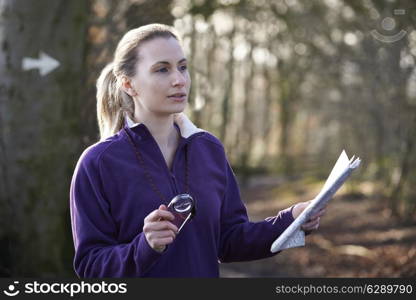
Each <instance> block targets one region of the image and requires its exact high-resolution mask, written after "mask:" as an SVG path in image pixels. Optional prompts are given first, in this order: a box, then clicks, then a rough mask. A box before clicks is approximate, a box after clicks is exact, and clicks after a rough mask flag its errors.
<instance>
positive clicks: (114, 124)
mask: <svg viewBox="0 0 416 300" xmlns="http://www.w3.org/2000/svg"><path fill="white" fill-rule="evenodd" d="M126 114H127V115H128V116H129V117H130V118H133V115H134V103H133V99H132V98H131V97H130V96H129V95H127V94H126V93H125V92H124V91H122V90H121V88H120V85H119V83H118V80H117V77H116V76H115V75H114V72H113V63H110V64H108V65H107V66H105V68H104V69H103V70H102V71H101V74H100V76H99V77H98V80H97V119H98V127H99V129H100V140H105V139H106V138H107V137H109V136H112V135H114V134H116V133H117V132H118V131H119V130H121V129H122V128H123V126H124V120H125V115H126Z"/></svg>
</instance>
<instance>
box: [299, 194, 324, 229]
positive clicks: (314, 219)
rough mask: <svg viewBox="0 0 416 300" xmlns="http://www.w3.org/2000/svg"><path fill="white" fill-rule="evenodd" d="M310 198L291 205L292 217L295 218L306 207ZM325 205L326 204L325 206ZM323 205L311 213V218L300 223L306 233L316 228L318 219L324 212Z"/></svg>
mask: <svg viewBox="0 0 416 300" xmlns="http://www.w3.org/2000/svg"><path fill="white" fill-rule="evenodd" d="M311 201H312V200H310V201H306V202H299V203H298V204H296V205H295V206H294V207H293V210H292V215H293V218H294V219H296V218H297V217H299V215H300V214H301V213H302V212H303V211H304V210H305V208H306V207H308V205H309V204H310V203H311ZM325 207H326V206H325ZM325 207H323V208H322V209H321V210H320V211H318V212H317V213H316V214H314V215H312V216H311V218H310V219H309V220H308V221H307V222H306V223H305V224H303V225H302V227H301V228H302V230H304V231H305V232H307V233H310V232H311V231H313V230H317V229H318V227H319V221H320V219H321V217H322V216H323V215H324V214H325Z"/></svg>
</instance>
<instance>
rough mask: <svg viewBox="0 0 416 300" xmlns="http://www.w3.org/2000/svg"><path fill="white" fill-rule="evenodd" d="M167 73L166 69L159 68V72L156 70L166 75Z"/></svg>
mask: <svg viewBox="0 0 416 300" xmlns="http://www.w3.org/2000/svg"><path fill="white" fill-rule="evenodd" d="M167 71H168V68H160V69H159V70H157V71H156V72H160V73H166V72H167Z"/></svg>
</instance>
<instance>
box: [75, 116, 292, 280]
mask: <svg viewBox="0 0 416 300" xmlns="http://www.w3.org/2000/svg"><path fill="white" fill-rule="evenodd" d="M175 128H176V129H177V130H178V132H179V133H180V134H182V135H183V133H182V132H181V128H180V127H179V126H177V125H176V124H175ZM125 129H126V130H127V131H128V132H129V133H130V135H131V136H132V137H133V140H134V143H135V144H136V146H137V147H139V149H140V153H141V155H142V157H143V159H144V161H145V164H146V166H147V169H148V170H149V172H150V173H151V176H152V178H153V179H154V181H155V183H156V185H157V186H158V188H159V190H160V191H161V192H162V193H163V194H164V195H165V197H166V198H167V199H169V200H170V199H172V198H173V197H174V196H176V195H177V194H179V193H183V192H185V190H184V189H185V151H188V157H189V158H188V159H189V169H190V170H189V181H190V182H189V186H190V187H189V189H190V191H189V193H190V194H191V195H192V197H194V199H196V201H197V206H196V216H195V217H194V218H193V219H192V220H191V221H190V222H188V223H187V224H186V225H185V226H184V228H183V229H182V230H181V232H180V233H179V234H178V235H177V237H176V238H175V240H174V242H173V243H172V244H170V245H169V246H168V247H167V248H166V250H165V251H164V252H162V253H159V252H156V251H155V250H153V249H152V248H151V247H150V246H149V244H148V242H147V240H146V237H145V235H144V233H143V232H142V231H143V221H144V218H145V217H146V216H147V215H148V214H149V213H150V212H152V211H153V210H155V209H157V208H158V207H159V205H160V204H162V203H163V202H162V200H161V198H160V197H159V196H158V195H157V194H156V193H155V192H154V190H153V189H152V188H151V186H150V184H149V182H148V180H147V179H146V177H145V175H144V174H145V173H144V170H143V168H142V166H141V165H140V164H139V162H138V160H137V157H136V156H135V152H134V148H133V147H132V145H131V144H130V143H129V141H128V140H127V136H126V133H125V132H124V130H121V131H119V132H118V133H117V134H116V135H114V136H112V137H110V138H108V139H106V140H105V141H102V142H99V143H96V144H94V145H92V146H90V147H89V148H87V149H86V150H85V151H84V153H83V154H82V155H81V157H80V159H79V161H78V164H77V166H76V169H75V172H74V176H73V178H72V183H71V190H70V209H71V221H72V232H73V239H74V245H75V258H74V268H75V271H76V273H77V275H78V276H79V277H218V276H219V262H235V261H248V260H255V259H261V258H266V257H270V256H272V255H274V254H273V253H271V252H270V246H271V244H272V243H273V241H274V240H275V239H276V238H277V237H278V236H279V235H280V234H281V233H282V232H283V231H284V230H285V229H286V228H287V227H288V226H289V225H290V224H291V223H292V222H293V216H292V213H291V210H290V208H288V209H285V210H283V211H281V212H279V214H278V215H277V217H276V218H275V222H274V224H273V222H272V221H271V220H270V219H268V220H267V221H266V220H265V221H261V222H256V223H253V222H250V221H249V220H248V217H247V212H246V208H245V206H244V205H243V203H242V201H241V198H240V192H239V188H238V185H237V181H236V178H235V175H234V173H233V171H232V169H231V167H230V164H229V163H228V160H227V157H226V154H225V151H224V147H223V146H222V144H221V142H220V141H219V140H218V139H217V138H216V137H214V136H213V135H211V134H210V133H208V132H197V133H194V134H192V135H191V136H189V137H186V138H185V137H183V136H181V137H180V142H179V146H178V148H177V151H176V153H175V157H174V161H173V165H172V169H171V170H169V169H168V167H167V164H166V162H165V160H164V158H163V155H162V153H161V151H160V148H159V147H158V145H157V143H156V141H155V139H154V138H153V136H152V135H151V134H150V131H149V130H148V129H147V128H146V126H145V125H144V124H136V126H134V127H131V128H130V127H129V126H127V125H126V127H125ZM164 204H166V205H167V203H164Z"/></svg>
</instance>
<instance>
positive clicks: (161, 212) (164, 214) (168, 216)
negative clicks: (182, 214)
mask: <svg viewBox="0 0 416 300" xmlns="http://www.w3.org/2000/svg"><path fill="white" fill-rule="evenodd" d="M160 219H164V220H168V221H173V220H174V219H175V216H174V215H173V214H172V213H171V212H170V211H168V210H167V208H166V206H165V205H161V206H159V209H156V210H154V211H152V212H151V213H150V214H149V215H147V217H146V218H145V219H144V221H145V222H155V221H159V220H160Z"/></svg>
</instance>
